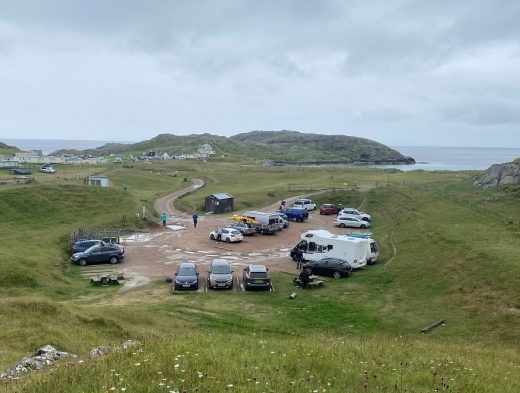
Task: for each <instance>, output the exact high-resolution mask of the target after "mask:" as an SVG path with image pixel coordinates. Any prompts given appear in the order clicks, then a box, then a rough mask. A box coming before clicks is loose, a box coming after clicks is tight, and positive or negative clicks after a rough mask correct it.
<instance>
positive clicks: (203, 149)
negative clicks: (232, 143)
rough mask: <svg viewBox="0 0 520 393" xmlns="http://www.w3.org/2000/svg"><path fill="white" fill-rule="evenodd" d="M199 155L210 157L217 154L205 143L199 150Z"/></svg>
mask: <svg viewBox="0 0 520 393" xmlns="http://www.w3.org/2000/svg"><path fill="white" fill-rule="evenodd" d="M197 153H198V155H199V157H209V156H210V155H212V154H215V149H214V148H213V146H211V145H210V144H209V143H204V144H203V145H201V146H199V147H198V148H197Z"/></svg>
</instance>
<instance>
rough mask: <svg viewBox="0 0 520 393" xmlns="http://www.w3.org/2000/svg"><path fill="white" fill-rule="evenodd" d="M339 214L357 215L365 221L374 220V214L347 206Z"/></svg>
mask: <svg viewBox="0 0 520 393" xmlns="http://www.w3.org/2000/svg"><path fill="white" fill-rule="evenodd" d="M338 216H350V217H356V218H359V219H360V220H363V221H368V222H370V221H372V216H370V214H368V213H364V212H360V211H359V210H357V209H354V208H351V207H346V208H344V209H341V210H340V211H339V213H338Z"/></svg>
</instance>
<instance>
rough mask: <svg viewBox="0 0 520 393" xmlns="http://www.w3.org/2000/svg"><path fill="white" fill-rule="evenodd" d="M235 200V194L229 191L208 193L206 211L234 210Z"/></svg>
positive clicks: (222, 211)
mask: <svg viewBox="0 0 520 393" xmlns="http://www.w3.org/2000/svg"><path fill="white" fill-rule="evenodd" d="M233 201H234V198H233V195H229V194H228V193H227V192H219V193H218V194H211V195H208V196H207V197H206V200H205V206H206V213H208V212H212V213H225V212H230V211H233V210H234V209H235V208H234V206H233V203H234V202H233Z"/></svg>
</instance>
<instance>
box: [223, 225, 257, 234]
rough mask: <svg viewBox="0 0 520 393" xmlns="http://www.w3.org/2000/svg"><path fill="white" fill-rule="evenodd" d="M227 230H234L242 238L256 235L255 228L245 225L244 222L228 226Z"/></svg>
mask: <svg viewBox="0 0 520 393" xmlns="http://www.w3.org/2000/svg"><path fill="white" fill-rule="evenodd" d="M228 228H234V229H236V230H238V231H240V233H241V234H242V236H250V235H254V234H255V233H256V227H255V226H254V225H253V224H247V223H245V222H235V223H233V224H229V225H228Z"/></svg>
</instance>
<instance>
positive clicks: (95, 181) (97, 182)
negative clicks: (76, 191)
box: [88, 176, 108, 187]
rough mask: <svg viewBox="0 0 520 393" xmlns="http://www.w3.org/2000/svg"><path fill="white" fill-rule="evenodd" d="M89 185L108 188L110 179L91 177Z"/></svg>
mask: <svg viewBox="0 0 520 393" xmlns="http://www.w3.org/2000/svg"><path fill="white" fill-rule="evenodd" d="M88 184H89V185H91V186H101V187H108V177H106V176H90V177H89V178H88Z"/></svg>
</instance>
